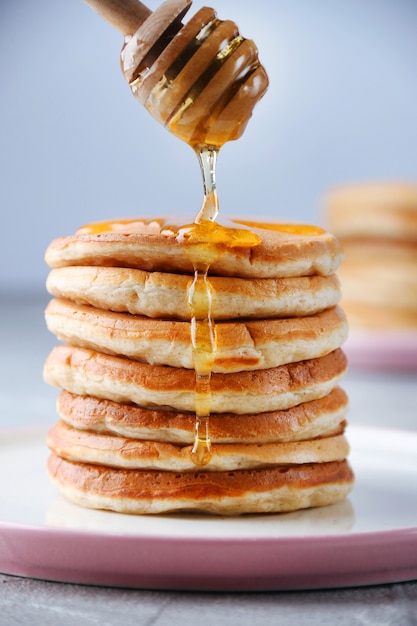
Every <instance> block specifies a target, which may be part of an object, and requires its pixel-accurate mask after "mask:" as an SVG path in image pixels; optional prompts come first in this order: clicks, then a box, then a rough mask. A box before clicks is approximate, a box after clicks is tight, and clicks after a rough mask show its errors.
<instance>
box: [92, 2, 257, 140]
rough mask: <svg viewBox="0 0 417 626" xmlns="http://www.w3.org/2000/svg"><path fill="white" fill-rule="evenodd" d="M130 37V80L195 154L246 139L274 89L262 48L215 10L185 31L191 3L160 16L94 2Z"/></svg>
mask: <svg viewBox="0 0 417 626" xmlns="http://www.w3.org/2000/svg"><path fill="white" fill-rule="evenodd" d="M86 2H87V4H89V5H90V6H91V7H93V8H94V9H95V10H96V11H97V12H98V13H99V14H100V15H101V16H102V17H104V18H105V19H106V20H107V21H108V22H109V23H110V24H112V25H113V26H114V27H115V28H117V29H118V30H119V31H120V32H121V33H122V34H123V35H124V36H125V43H124V46H123V49H122V53H121V65H122V71H123V74H124V76H125V78H126V80H127V81H128V83H129V85H130V88H131V90H132V92H133V94H134V96H135V97H136V98H137V100H139V102H140V103H141V104H142V105H144V106H145V108H146V109H147V110H148V111H149V112H150V113H151V115H152V116H153V117H154V118H155V119H156V120H157V121H158V122H160V123H161V124H162V125H163V126H165V127H166V128H168V129H169V130H170V131H171V132H172V133H173V134H174V135H176V136H177V137H179V138H180V139H182V140H183V141H186V142H187V143H188V144H190V145H191V146H192V147H193V148H194V149H196V150H201V149H202V148H206V147H209V148H211V149H218V148H219V147H220V146H222V145H223V144H224V143H225V142H226V141H230V140H233V139H238V138H239V137H240V136H241V135H242V133H243V131H244V130H245V127H246V125H247V122H248V120H249V118H250V117H251V114H252V109H253V108H254V106H255V104H256V103H257V102H258V101H259V100H260V98H261V97H262V96H263V94H264V93H265V91H266V89H267V86H268V77H267V74H266V72H265V70H264V68H263V67H262V65H261V64H260V62H259V59H258V50H257V48H256V46H255V44H254V43H253V42H252V41H251V40H248V39H244V38H243V37H242V36H241V35H240V34H239V31H238V29H237V26H236V25H235V24H234V23H233V22H231V21H222V20H219V19H218V18H217V15H216V12H215V11H214V10H213V9H211V8H207V7H203V8H202V9H200V10H199V11H198V12H197V13H196V14H195V15H194V16H193V17H191V19H190V20H189V21H188V22H187V23H186V24H185V25H184V24H183V23H182V18H183V17H184V15H185V14H186V13H187V11H188V9H189V8H190V6H191V3H192V2H191V0H166V1H165V2H164V3H163V4H161V6H160V7H159V8H157V9H156V10H155V11H154V12H151V11H150V10H149V9H148V8H147V7H146V6H145V5H143V4H142V3H141V2H138V1H137V0H86Z"/></svg>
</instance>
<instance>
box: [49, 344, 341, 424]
mask: <svg viewBox="0 0 417 626" xmlns="http://www.w3.org/2000/svg"><path fill="white" fill-rule="evenodd" d="M345 370H346V357H345V355H344V353H343V352H342V350H340V349H337V350H335V351H334V352H331V353H330V354H327V355H325V356H323V357H320V358H317V359H309V360H307V361H301V362H299V363H290V364H287V365H281V366H279V367H275V368H271V369H267V370H255V371H252V372H235V373H230V374H220V373H214V374H213V375H212V376H211V383H210V387H211V393H212V396H211V412H213V413H228V412H230V413H238V414H240V413H255V412H257V413H261V412H263V411H274V410H280V409H287V408H290V407H291V406H295V405H296V404H300V403H301V402H308V401H310V400H315V399H316V398H320V397H323V396H325V395H327V394H328V393H329V392H330V391H331V390H332V389H334V388H335V387H336V386H337V385H338V383H339V381H340V379H341V377H342V376H343V374H344V372H345ZM44 378H45V381H46V382H48V383H49V384H50V385H54V386H56V387H61V388H63V389H65V390H67V391H71V392H72V393H76V394H78V395H91V396H95V397H97V398H103V399H107V400H114V401H116V402H127V403H129V402H133V403H135V404H138V405H141V406H151V407H152V406H170V407H173V408H174V409H177V410H179V411H194V407H195V384H196V380H195V373H194V372H193V371H192V370H187V369H183V368H175V367H168V366H163V365H149V364H148V363H141V362H139V361H132V360H131V359H127V358H124V357H116V356H111V355H106V354H102V353H100V352H96V351H93V350H88V349H85V348H75V347H72V346H56V347H55V348H53V350H52V352H51V353H50V355H49V356H48V358H47V360H46V363H45V366H44Z"/></svg>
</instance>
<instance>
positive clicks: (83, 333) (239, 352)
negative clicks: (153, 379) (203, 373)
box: [45, 299, 348, 373]
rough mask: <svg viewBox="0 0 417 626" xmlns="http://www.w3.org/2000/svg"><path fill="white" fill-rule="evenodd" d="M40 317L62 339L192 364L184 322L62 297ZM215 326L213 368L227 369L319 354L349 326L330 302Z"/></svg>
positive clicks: (118, 352) (333, 345) (114, 351)
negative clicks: (310, 310) (301, 313)
mask: <svg viewBox="0 0 417 626" xmlns="http://www.w3.org/2000/svg"><path fill="white" fill-rule="evenodd" d="M45 318H46V323H47V326H48V329H49V330H50V331H51V332H53V333H54V334H55V335H57V337H58V338H59V339H61V340H62V341H64V342H65V343H67V344H71V345H74V346H80V347H86V348H91V349H93V350H97V351H100V352H104V353H108V354H115V355H122V356H127V357H129V358H131V359H137V360H140V361H144V362H146V363H150V364H156V365H170V366H172V367H185V368H187V369H192V368H193V355H192V345H191V328H190V323H189V322H184V321H173V320H158V319H151V318H147V317H144V316H136V315H131V314H129V313H114V312H112V311H104V310H102V309H97V308H95V307H92V306H85V305H77V304H75V303H73V302H71V301H69V300H63V299H54V300H52V301H51V302H50V303H49V304H48V306H47V308H46V311H45ZM215 332H216V351H215V359H214V363H213V371H214V372H224V373H226V372H237V371H242V370H252V369H268V368H271V367H277V366H278V365H283V364H285V363H292V362H297V361H302V360H305V359H310V358H316V357H319V356H323V355H324V354H327V353H329V352H332V351H333V350H335V349H336V348H339V347H340V346H341V345H342V344H343V342H344V341H345V340H346V338H347V332H348V328H347V321H346V316H345V315H344V313H343V311H342V310H341V309H340V308H338V307H334V308H331V309H328V310H326V311H323V312H321V313H318V314H316V315H312V316H308V317H301V318H290V319H272V320H268V321H264V320H254V321H246V322H243V321H242V322H220V323H217V324H216V327H215Z"/></svg>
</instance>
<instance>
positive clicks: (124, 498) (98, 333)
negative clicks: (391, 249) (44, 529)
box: [44, 220, 353, 515]
mask: <svg viewBox="0 0 417 626" xmlns="http://www.w3.org/2000/svg"><path fill="white" fill-rule="evenodd" d="M237 224H238V225H240V226H242V225H243V227H250V229H251V230H253V231H254V232H255V233H256V234H258V235H259V236H260V237H261V238H262V243H261V244H260V245H258V246H256V247H255V248H251V249H248V248H227V249H226V250H224V251H223V254H222V255H219V257H218V258H217V259H216V260H215V261H214V262H213V263H212V265H211V267H210V274H209V284H210V290H211V295H212V302H211V315H212V318H213V319H214V321H215V325H214V328H215V338H216V341H215V353H214V361H213V366H212V374H211V381H210V385H211V414H210V418H209V434H210V440H211V444H212V456H211V459H210V460H209V461H208V463H207V464H206V465H203V466H196V465H195V464H194V462H193V460H192V454H191V451H192V448H193V441H194V437H195V422H196V419H195V390H196V376H195V371H194V369H193V350H192V342H191V329H190V327H191V317H192V312H191V311H190V304H189V301H188V298H187V294H188V290H189V287H190V284H191V282H192V280H193V267H192V264H191V262H190V259H189V257H188V255H187V251H186V249H185V247H184V245H182V244H181V242H180V241H179V238H178V237H177V234H176V231H175V228H170V227H169V226H168V225H167V224H166V222H165V221H164V220H132V221H126V222H114V223H106V224H103V225H101V226H100V225H95V226H94V227H93V228H83V229H80V230H79V231H77V233H76V234H75V235H73V236H69V237H63V238H60V239H57V240H55V241H53V242H52V243H51V244H50V246H49V247H48V250H47V252H46V261H47V263H48V264H49V266H50V267H51V268H52V269H51V272H50V274H49V276H48V280H47V288H48V291H49V292H50V293H51V294H52V295H54V296H55V299H53V300H52V301H51V302H50V303H49V305H48V307H47V309H46V321H47V325H48V328H49V329H50V330H51V331H52V332H53V333H55V334H56V335H57V337H58V338H59V339H60V340H61V341H63V343H64V345H59V346H56V347H55V348H54V349H53V350H52V352H51V354H50V355H49V357H48V359H47V361H46V363H45V369H44V377H45V380H46V381H47V382H48V383H49V384H51V385H54V386H57V387H60V388H61V389H62V391H61V393H60V395H59V397H58V402H57V410H58V414H59V416H60V421H59V422H58V423H57V424H56V425H55V426H54V427H53V428H52V429H51V431H50V433H49V435H48V445H49V447H50V449H51V451H52V454H51V456H50V459H49V463H48V470H49V474H50V476H51V478H52V480H53V482H54V483H55V484H56V485H57V486H58V488H59V490H60V491H61V492H62V493H63V494H64V495H65V496H66V497H68V498H69V499H70V500H72V501H74V502H76V503H78V504H81V505H83V506H87V507H92V508H103V509H110V510H115V511H119V512H124V513H140V514H153V513H164V512H171V511H201V512H210V513H216V514H225V515H237V514H242V513H260V512H281V511H292V510H296V509H301V508H307V507H311V506H322V505H327V504H331V503H334V502H337V501H339V500H341V499H343V498H345V496H346V495H347V494H348V493H349V491H350V490H351V488H352V484H353V474H352V471H351V469H350V467H349V464H348V462H347V460H346V457H347V454H348V443H347V440H346V438H345V435H344V429H345V426H346V413H347V404H348V401H347V397H346V394H345V393H344V391H343V390H342V389H341V388H340V387H339V382H340V380H341V378H342V376H343V374H344V372H345V369H346V358H345V355H344V353H343V351H342V350H341V348H340V346H341V345H342V343H343V342H344V340H345V338H346V335H347V323H346V318H345V315H344V313H343V311H342V310H341V309H340V308H339V307H338V301H339V300H340V288H339V282H338V279H337V277H336V276H335V273H334V272H335V271H336V269H337V268H338V265H339V263H340V260H341V250H340V246H339V244H338V242H337V240H336V239H335V238H334V237H333V236H332V235H330V234H329V233H326V232H325V231H322V230H321V229H317V228H314V227H305V228H297V227H290V226H285V225H281V226H279V225H266V224H265V225H262V224H260V225H254V224H249V223H243V222H238V223H237Z"/></svg>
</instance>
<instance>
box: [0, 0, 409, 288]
mask: <svg viewBox="0 0 417 626" xmlns="http://www.w3.org/2000/svg"><path fill="white" fill-rule="evenodd" d="M158 4H159V3H158V2H155V1H154V0H152V1H149V3H148V6H149V7H150V8H151V9H155V8H156V6H158ZM202 4H207V3H201V2H198V1H196V2H195V3H194V4H193V7H192V9H191V11H190V15H191V14H192V12H195V11H196V10H197V9H198V8H199V7H200V6H202ZM209 4H211V3H209ZM212 4H213V6H215V8H216V9H217V12H218V15H219V17H220V18H221V19H229V18H230V19H233V20H234V21H235V22H237V24H238V25H239V28H240V31H241V33H242V34H243V35H244V36H246V37H249V38H252V39H254V41H255V42H256V43H257V45H258V48H259V50H260V58H261V60H262V62H263V64H264V65H265V67H266V68H267V70H268V73H269V76H270V81H271V86H270V89H269V92H268V94H267V95H266V97H265V98H264V99H263V100H262V102H261V103H260V104H259V105H258V107H257V108H256V109H255V114H254V117H253V118H252V120H251V122H250V123H249V126H248V129H247V131H246V133H245V135H244V137H243V138H242V139H241V140H239V141H238V142H233V143H230V144H227V145H226V146H225V147H224V149H223V151H222V153H221V155H220V159H219V171H218V189H219V194H220V204H221V211H222V213H223V214H224V215H227V216H235V215H237V214H239V215H251V214H252V213H254V212H256V215H260V214H263V215H264V216H265V217H271V218H273V217H283V216H284V217H286V218H294V219H296V220H304V221H309V222H312V221H313V222H320V221H321V220H322V214H321V199H322V195H323V193H324V192H325V190H326V189H328V188H329V187H330V186H333V185H336V184H339V183H344V182H350V181H358V180H368V179H372V180H374V179H387V178H388V179H412V178H415V177H416V145H417V106H416V103H417V77H416V76H417V73H416V60H417V36H416V32H417V1H416V0H313V1H312V0H279V1H276V2H271V1H267V0H258V1H257V2H249V1H246V0H240V1H239V0H217V2H215V3H212ZM121 44H122V40H121V36H120V35H119V34H118V33H117V32H116V31H114V30H113V29H112V27H110V26H109V25H107V24H106V23H105V22H103V20H102V19H101V18H99V17H98V16H97V15H96V14H95V13H94V11H92V10H91V9H90V7H88V6H87V5H86V4H85V3H84V2H83V1H82V0H71V2H68V0H37V1H36V2H33V0H14V1H12V0H6V1H3V2H1V3H0V89H1V93H0V211H1V217H0V219H1V223H0V232H1V246H0V255H1V259H0V295H1V292H3V294H4V293H5V292H6V291H10V290H14V291H15V292H18V293H22V292H25V293H28V292H41V291H42V290H43V289H44V287H43V285H44V280H45V277H46V274H47V268H46V266H45V265H44V262H43V254H44V250H45V248H46V246H47V245H48V243H49V241H50V240H51V239H53V238H55V237H58V236H61V235H66V234H71V233H72V232H73V231H74V230H75V229H76V228H77V227H78V226H79V225H81V224H84V223H86V222H90V221H94V220H98V219H105V218H110V217H115V216H119V217H125V216H131V215H165V214H172V213H177V212H181V213H184V212H188V213H192V214H195V213H196V212H197V211H198V209H199V208H200V205H201V199H202V185H201V180H200V173H199V169H198V164H197V159H196V158H195V155H194V154H193V152H192V150H191V149H190V148H189V147H188V146H186V145H185V144H183V143H182V142H181V141H179V140H177V139H176V138H174V137H173V136H171V135H170V134H169V133H168V132H167V131H166V130H164V129H163V128H161V127H160V126H159V125H158V124H157V122H155V121H154V120H153V119H152V118H151V117H150V116H149V114H148V113H147V112H146V111H145V110H144V109H142V107H141V106H140V105H139V104H137V103H136V101H135V100H134V98H133V96H132V95H131V93H130V90H129V88H128V86H127V84H126V83H125V82H124V79H123V77H122V75H121V72H120V69H119V52H120V48H121Z"/></svg>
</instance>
